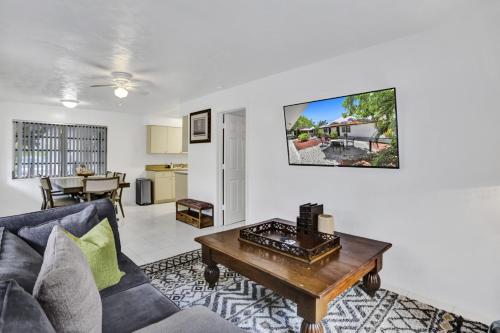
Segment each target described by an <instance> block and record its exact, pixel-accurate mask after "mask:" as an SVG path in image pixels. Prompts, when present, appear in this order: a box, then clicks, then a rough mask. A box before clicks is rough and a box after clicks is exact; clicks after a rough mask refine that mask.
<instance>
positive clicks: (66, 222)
mask: <svg viewBox="0 0 500 333" xmlns="http://www.w3.org/2000/svg"><path fill="white" fill-rule="evenodd" d="M98 223H99V219H98V218H97V209H96V208H95V206H87V207H84V208H83V209H82V210H81V211H79V212H77V213H74V214H70V215H67V216H64V217H62V218H60V219H56V220H52V221H47V222H45V223H42V224H39V225H36V226H24V227H22V228H21V229H19V231H18V235H19V236H20V237H21V238H23V239H24V240H26V241H27V242H28V244H30V245H31V247H33V248H34V249H35V250H36V251H37V252H38V253H40V254H42V255H43V252H44V251H45V246H46V244H47V240H48V239H49V235H50V233H51V232H52V228H54V226H56V225H60V226H62V227H63V228H64V229H65V230H67V231H69V232H70V233H72V234H73V235H75V236H77V237H81V236H83V235H84V234H86V233H87V232H88V231H89V230H91V229H92V228H93V227H95V226H96V225H97V224H98Z"/></svg>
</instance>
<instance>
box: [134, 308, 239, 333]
mask: <svg viewBox="0 0 500 333" xmlns="http://www.w3.org/2000/svg"><path fill="white" fill-rule="evenodd" d="M136 332H137V333H166V332H168V333H244V332H245V331H243V330H242V329H241V328H238V327H236V326H234V325H233V324H231V323H230V322H229V321H227V320H225V319H223V318H221V317H219V315H218V314H216V313H214V312H212V311H210V310H209V309H207V308H206V307H203V306H195V307H192V308H190V309H186V310H182V311H180V312H177V313H176V314H174V315H172V316H170V317H168V318H166V319H164V320H162V321H160V322H158V323H155V324H152V325H150V326H147V327H145V328H143V329H140V330H138V331H136Z"/></svg>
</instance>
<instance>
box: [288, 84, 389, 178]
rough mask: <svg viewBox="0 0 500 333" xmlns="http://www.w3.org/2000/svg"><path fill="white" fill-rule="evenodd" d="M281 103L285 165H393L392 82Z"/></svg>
mask: <svg viewBox="0 0 500 333" xmlns="http://www.w3.org/2000/svg"><path fill="white" fill-rule="evenodd" d="M283 109H284V113H285V127H286V141H287V146H288V163H289V164H290V165H314V166H342V167H365V168H395V169H397V168H399V148H398V126H397V111H396V88H390V89H383V90H376V91H370V92H364V93H359V94H354V95H348V96H342V97H336V98H329V99H323V100H318V101H312V102H307V103H300V104H293V105H287V106H284V107H283Z"/></svg>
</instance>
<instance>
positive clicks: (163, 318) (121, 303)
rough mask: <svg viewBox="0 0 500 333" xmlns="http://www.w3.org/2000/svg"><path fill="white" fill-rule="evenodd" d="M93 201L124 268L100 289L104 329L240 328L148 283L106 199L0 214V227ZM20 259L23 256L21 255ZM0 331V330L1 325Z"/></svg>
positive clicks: (58, 214)
mask: <svg viewBox="0 0 500 333" xmlns="http://www.w3.org/2000/svg"><path fill="white" fill-rule="evenodd" d="M88 205H95V206H96V208H97V214H98V217H99V220H102V219H104V218H108V221H109V223H110V225H111V228H112V229H113V233H114V237H115V243H116V247H117V253H118V262H119V266H120V269H121V270H122V271H123V272H125V273H126V274H125V276H124V277H123V278H122V279H121V281H120V282H119V283H118V284H117V285H114V286H112V287H109V288H107V289H104V290H101V292H100V295H101V301H102V309H103V322H102V331H103V332H133V331H137V330H139V331H141V332H179V333H181V332H186V333H187V332H193V333H196V332H200V333H201V332H204V333H210V332H213V333H225V332H227V333H229V332H242V331H241V330H240V329H238V328H237V327H235V326H233V325H232V324H230V323H229V322H227V321H226V320H224V319H222V318H220V317H219V316H218V315H216V314H215V313H212V312H211V311H209V310H208V309H206V308H202V307H197V308H192V309H189V310H182V311H181V310H180V309H179V308H178V307H177V306H176V305H175V304H174V303H173V302H172V301H170V300H169V299H168V298H167V297H165V296H164V295H163V294H162V293H161V292H159V291H158V290H157V289H156V288H155V287H153V285H152V284H151V283H150V280H149V279H148V277H147V276H146V275H145V274H144V273H143V272H142V271H141V269H140V268H139V267H138V266H137V265H136V264H135V263H134V262H133V261H132V260H130V259H129V258H128V257H127V256H126V255H125V254H124V253H122V252H121V243H120V236H119V231H118V224H117V221H116V214H115V210H114V207H113V205H112V203H111V202H110V201H109V200H108V199H102V200H97V201H93V202H91V203H82V204H78V205H74V206H68V207H63V208H55V209H49V210H45V211H39V212H34V213H29V214H23V215H17V216H10V217H2V218H0V228H1V227H5V228H6V229H7V230H9V231H10V232H12V233H14V234H17V232H18V231H19V229H20V228H22V227H23V226H28V225H29V226H34V225H39V224H42V223H45V222H48V221H52V220H55V219H60V218H62V217H64V216H67V215H70V214H74V213H76V212H79V211H81V210H82V209H84V208H85V207H87V206H88ZM20 260H22V259H20ZM0 331H2V330H1V329H0Z"/></svg>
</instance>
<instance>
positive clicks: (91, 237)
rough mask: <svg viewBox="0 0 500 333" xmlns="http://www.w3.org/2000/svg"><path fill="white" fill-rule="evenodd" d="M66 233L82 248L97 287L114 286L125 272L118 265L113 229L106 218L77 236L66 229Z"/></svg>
mask: <svg viewBox="0 0 500 333" xmlns="http://www.w3.org/2000/svg"><path fill="white" fill-rule="evenodd" d="M66 235H67V236H68V237H69V238H70V239H71V240H73V241H74V242H75V244H76V245H77V246H78V247H79V248H80V250H82V252H83V254H84V255H85V258H86V259H87V262H88V264H89V266H90V270H91V271H92V275H93V276H94V281H95V283H96V285H97V289H99V290H101V289H105V288H108V287H111V286H114V285H115V284H117V283H118V282H120V279H121V278H122V276H123V275H125V273H123V272H122V271H120V269H119V267H118V257H117V255H116V247H115V240H114V238H113V230H111V226H110V225H109V222H108V219H104V220H102V221H101V222H100V223H99V224H98V225H96V226H95V227H93V228H92V229H90V230H89V232H87V233H86V234H85V235H83V236H82V237H80V238H78V237H76V236H74V235H73V234H71V233H70V232H69V231H66Z"/></svg>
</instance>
